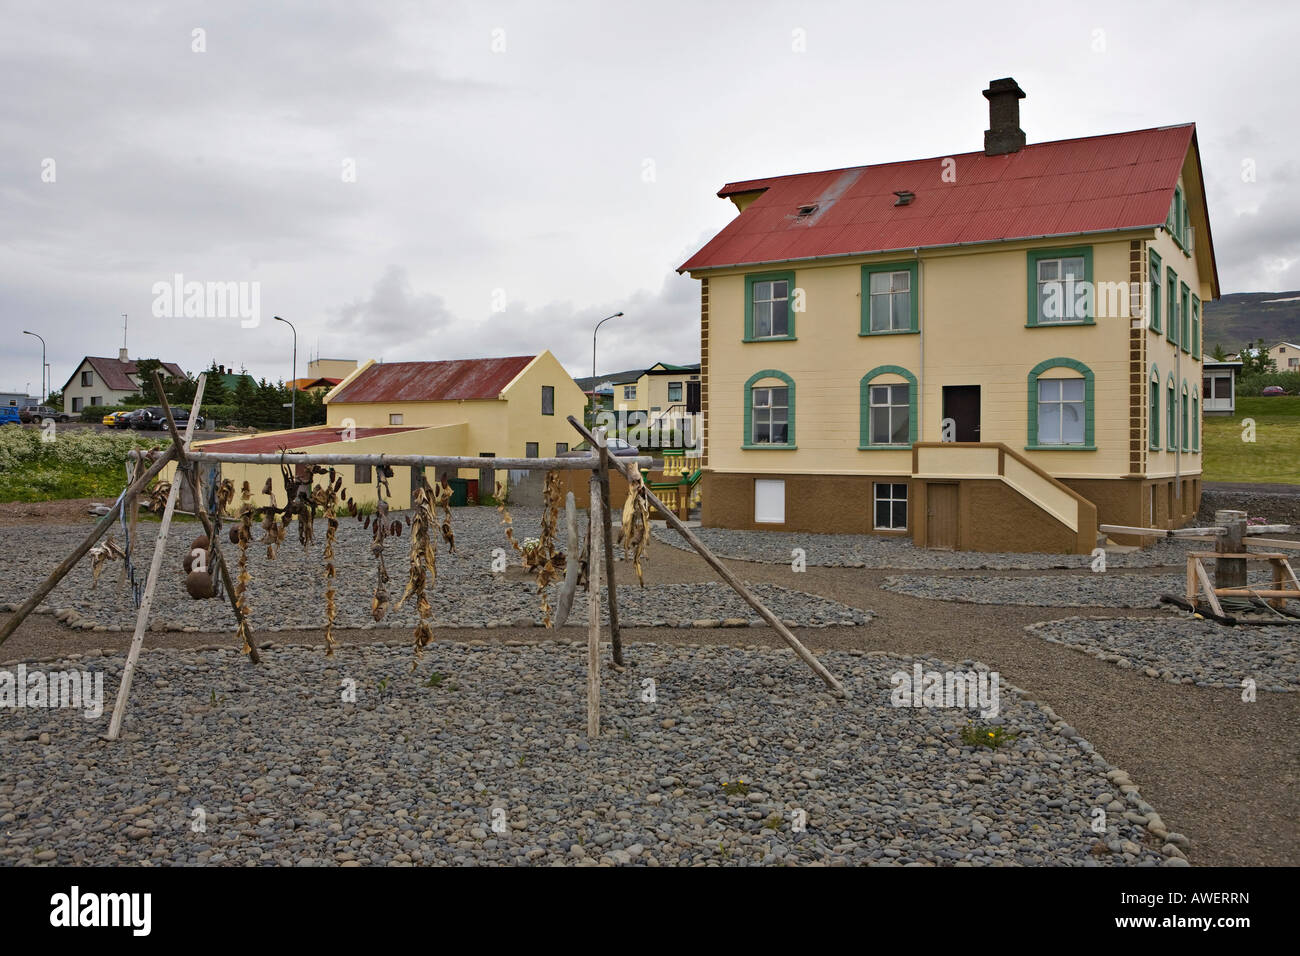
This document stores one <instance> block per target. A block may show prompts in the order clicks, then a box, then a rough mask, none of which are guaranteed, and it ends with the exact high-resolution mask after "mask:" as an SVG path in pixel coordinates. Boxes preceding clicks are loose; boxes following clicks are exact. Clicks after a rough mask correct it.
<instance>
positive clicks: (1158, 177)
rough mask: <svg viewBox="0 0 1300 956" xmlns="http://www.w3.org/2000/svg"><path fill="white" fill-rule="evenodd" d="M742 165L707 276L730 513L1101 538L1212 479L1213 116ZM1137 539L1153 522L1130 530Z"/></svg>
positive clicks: (707, 514)
mask: <svg viewBox="0 0 1300 956" xmlns="http://www.w3.org/2000/svg"><path fill="white" fill-rule="evenodd" d="M984 95H985V97H986V98H987V99H988V100H989V114H990V121H989V127H990V128H989V129H988V130H987V131H986V133H985V148H984V149H983V150H982V151H978V152H968V153H961V154H954V155H952V156H947V157H935V158H933V159H925V160H914V161H908V162H900V163H888V164H883V165H876V166H862V167H855V168H850V169H837V170H830V171H826V172H817V173H805V174H797V175H788V176H777V177H772V178H768V179H757V180H748V181H743V182H735V183H730V184H728V185H726V186H724V187H723V188H722V190H720V192H719V196H720V197H723V198H726V199H729V200H731V201H732V202H733V203H734V204H735V205H736V208H737V209H738V211H739V215H737V216H736V218H735V219H733V220H732V221H731V222H730V223H729V224H728V225H727V226H726V227H725V228H724V229H723V230H722V231H721V232H719V233H718V235H717V236H715V237H714V238H713V239H712V240H710V242H709V243H708V244H706V245H705V246H704V248H702V249H701V250H700V251H699V252H698V253H696V254H695V255H694V256H692V257H691V258H690V259H689V260H688V261H687V262H686V263H684V264H683V265H682V266H681V271H683V272H688V273H689V274H690V275H691V276H693V277H696V278H699V279H700V280H701V353H702V355H701V359H702V361H701V369H700V380H701V406H702V410H703V417H704V426H703V446H704V447H703V469H704V507H703V513H702V520H703V523H704V525H705V526H711V527H729V528H759V529H764V528H765V529H780V530H788V531H810V532H852V533H862V532H875V533H881V534H892V535H908V536H910V537H912V539H913V540H914V542H915V543H916V544H918V545H924V546H930V547H947V548H959V549H964V550H983V551H1003V550H1011V551H1015V550H1035V551H1056V552H1080V553H1083V552H1087V551H1090V550H1091V549H1092V548H1093V547H1095V546H1096V544H1097V531H1096V528H1097V525H1098V524H1099V523H1113V524H1122V525H1129V526H1143V527H1145V526H1154V527H1162V528H1168V527H1174V526H1178V525H1180V524H1182V523H1185V522H1186V521H1187V520H1188V519H1190V518H1191V517H1192V516H1193V515H1194V514H1195V512H1196V510H1197V507H1198V504H1199V497H1200V474H1201V455H1200V452H1201V442H1200V421H1201V410H1200V407H1199V398H1200V383H1201V367H1200V363H1201V338H1202V336H1201V303H1202V302H1203V301H1206V300H1210V299H1214V298H1217V297H1218V295H1219V286H1218V277H1217V273H1216V270H1215V263H1214V251H1213V246H1212V242H1211V238H1210V225H1209V218H1208V214H1207V210H1206V204H1205V188H1204V183H1203V179H1202V174H1201V165H1200V156H1199V152H1198V149H1197V143H1196V131H1195V127H1194V126H1192V125H1180V126H1169V127H1161V128H1157V129H1148V130H1140V131H1136V132H1128V133H1117V134H1112V135H1105V136H1093V137H1087V138H1083V139H1075V140H1064V141H1059V142H1051V143H1040V144H1033V145H1026V143H1025V134H1024V133H1023V131H1021V130H1020V128H1019V100H1020V99H1021V98H1023V97H1024V93H1023V92H1022V91H1021V90H1020V88H1019V86H1017V85H1016V83H1015V81H1014V80H1011V79H1005V80H995V81H993V83H991V84H990V86H989V89H987V90H985V91H984ZM1116 540H1117V541H1120V542H1123V543H1139V541H1140V539H1137V538H1132V537H1116Z"/></svg>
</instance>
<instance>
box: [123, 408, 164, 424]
mask: <svg viewBox="0 0 1300 956" xmlns="http://www.w3.org/2000/svg"><path fill="white" fill-rule="evenodd" d="M159 422H161V423H162V427H163V428H166V427H167V416H166V415H164V414H163V410H162V409H161V408H160V407H158V406H157V405H151V406H149V407H148V408H141V409H137V410H136V411H135V412H133V413H132V415H131V427H132V428H135V429H137V430H144V429H149V428H157V427H158V423H159Z"/></svg>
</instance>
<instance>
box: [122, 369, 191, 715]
mask: <svg viewBox="0 0 1300 956" xmlns="http://www.w3.org/2000/svg"><path fill="white" fill-rule="evenodd" d="M203 385H204V376H202V375H200V376H199V384H198V389H197V390H196V391H195V393H194V407H193V409H191V411H190V420H189V421H188V422H187V423H186V424H185V438H184V443H183V445H177V444H176V443H175V442H174V441H173V443H172V447H173V448H174V449H176V453H177V455H180V454H181V453H182V452H183V451H184V445H188V444H189V441H190V438H191V436H192V435H193V434H194V423H195V422H196V421H198V418H199V403H200V401H202V399H203ZM177 471H178V472H179V471H180V464H179V463H178V464H177ZM180 477H181V476H180V475H179V474H176V475H173V476H172V478H173V480H172V486H171V490H170V491H169V492H168V493H167V507H166V509H164V511H163V516H162V522H161V523H160V524H159V526H158V540H157V542H156V543H155V544H154V548H153V561H152V562H151V563H150V565H149V577H148V579H147V581H146V583H145V586H144V598H143V599H142V600H141V601H140V611H139V613H137V614H136V618H135V634H134V635H132V637H131V649H130V650H129V651H128V652H127V655H126V666H125V667H123V668H122V683H121V685H120V686H119V687H118V689H117V703H116V704H114V705H113V718H112V720H110V721H109V724H108V739H109V740H116V739H117V738H118V735H119V734H120V733H121V732H122V718H123V717H124V716H125V715H126V702H127V700H128V698H130V696H131V679H132V678H133V677H134V676H135V664H136V660H137V659H138V658H139V657H140V648H141V646H142V645H143V644H144V632H145V628H147V627H148V626H149V611H150V610H151V609H152V608H153V593H154V590H155V589H156V588H157V586H158V574H159V572H160V571H162V559H163V552H164V551H166V550H167V533H168V531H169V530H170V529H171V524H172V515H173V514H174V513H175V511H176V499H177V498H179V497H180V493H181V483H180V481H179V480H178V479H179V478H180Z"/></svg>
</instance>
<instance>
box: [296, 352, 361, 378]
mask: <svg viewBox="0 0 1300 956" xmlns="http://www.w3.org/2000/svg"><path fill="white" fill-rule="evenodd" d="M356 369H357V360H356V359H327V358H314V359H312V360H311V361H310V362H308V363H307V378H312V379H319V378H332V379H335V380H337V381H342V380H343V379H345V378H347V377H348V376H349V375H351V374H352V373H353V372H355V371H356Z"/></svg>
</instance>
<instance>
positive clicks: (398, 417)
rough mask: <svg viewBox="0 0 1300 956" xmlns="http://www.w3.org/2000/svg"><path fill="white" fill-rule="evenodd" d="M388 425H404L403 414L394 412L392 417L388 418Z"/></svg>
mask: <svg viewBox="0 0 1300 956" xmlns="http://www.w3.org/2000/svg"><path fill="white" fill-rule="evenodd" d="M388 424H390V425H400V424H402V413H401V412H393V413H392V414H390V415H389V416H388Z"/></svg>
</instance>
